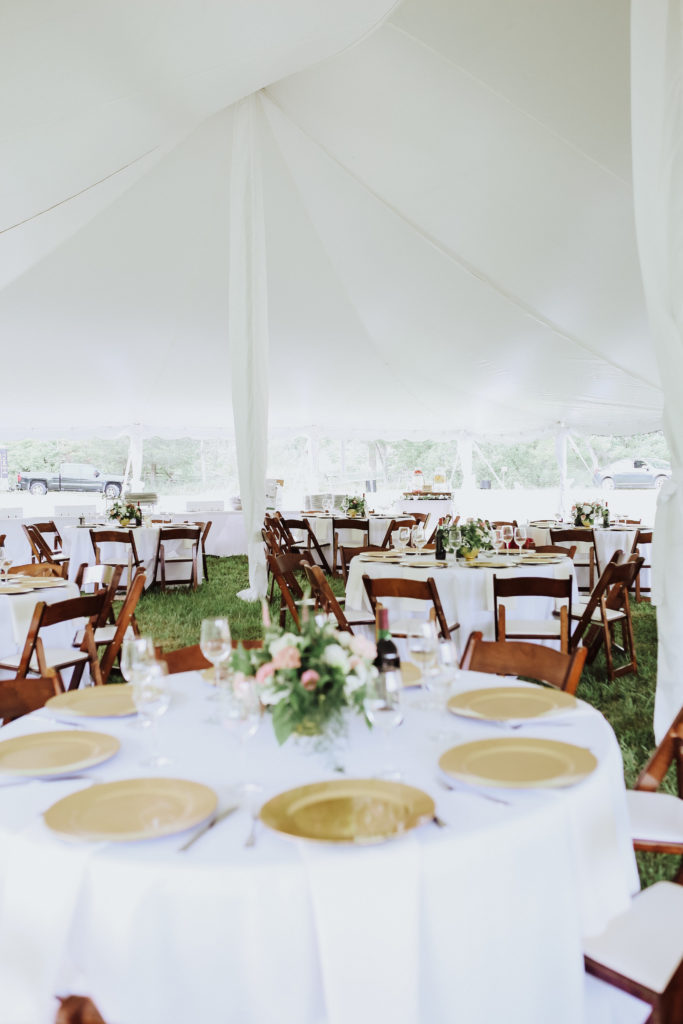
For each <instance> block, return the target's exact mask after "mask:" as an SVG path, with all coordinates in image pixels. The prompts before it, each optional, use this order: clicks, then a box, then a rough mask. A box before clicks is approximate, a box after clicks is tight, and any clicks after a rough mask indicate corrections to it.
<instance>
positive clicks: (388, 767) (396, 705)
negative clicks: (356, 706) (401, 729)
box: [363, 671, 403, 779]
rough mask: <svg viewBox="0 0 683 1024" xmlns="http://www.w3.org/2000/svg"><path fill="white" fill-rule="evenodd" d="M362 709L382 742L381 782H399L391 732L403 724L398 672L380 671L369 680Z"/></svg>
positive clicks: (399, 675) (399, 775)
mask: <svg viewBox="0 0 683 1024" xmlns="http://www.w3.org/2000/svg"><path fill="white" fill-rule="evenodd" d="M363 707H364V709H365V714H366V715H367V717H368V721H369V722H370V723H371V724H372V726H373V728H376V729H377V730H378V731H379V733H380V735H381V736H382V741H383V760H384V765H383V767H382V769H381V770H380V772H379V773H378V774H379V777H380V778H384V779H400V777H401V773H400V772H399V770H398V769H397V767H396V765H395V763H394V752H393V744H392V742H391V736H392V733H393V731H394V729H397V728H398V726H399V725H400V724H401V722H402V721H403V711H402V709H401V673H400V672H398V671H397V672H380V673H379V674H378V675H377V676H375V677H374V678H373V679H370V680H368V682H367V684H366V687H365V697H364V699H363Z"/></svg>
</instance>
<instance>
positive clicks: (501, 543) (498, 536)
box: [491, 529, 505, 555]
mask: <svg viewBox="0 0 683 1024" xmlns="http://www.w3.org/2000/svg"><path fill="white" fill-rule="evenodd" d="M491 543H492V544H493V548H494V551H495V552H496V554H497V555H499V554H500V553H501V551H502V550H503V548H504V547H505V538H504V537H503V531H502V530H501V529H497V530H494V531H493V533H492V534H491Z"/></svg>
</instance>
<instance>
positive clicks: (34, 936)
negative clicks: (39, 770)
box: [0, 782, 104, 1024]
mask: <svg viewBox="0 0 683 1024" xmlns="http://www.w3.org/2000/svg"><path fill="white" fill-rule="evenodd" d="M65 787H66V788H65V790H64V791H63V792H62V791H61V786H59V784H57V783H54V784H51V785H50V788H49V793H50V798H48V799H46V801H45V806H46V808H47V807H49V806H51V804H52V803H54V802H56V801H57V800H58V799H60V797H61V796H64V795H67V793H71V792H75V789H76V787H75V785H74V783H73V782H71V783H68V784H67V783H65ZM46 792H47V791H46ZM47 832H48V830H47V827H46V826H45V824H44V823H43V820H42V817H41V818H39V819H38V820H34V821H33V822H32V823H31V825H29V826H28V828H26V829H24V830H23V831H22V832H20V833H18V834H17V835H15V836H14V837H13V838H12V839H11V840H10V841H9V842H8V843H7V845H6V847H5V850H4V856H3V857H2V866H1V868H0V871H1V877H2V883H3V884H2V897H1V899H0V907H1V912H0V992H1V993H2V1014H3V1018H2V1019H3V1020H5V1021H8V1022H9V1021H12V1022H14V1021H16V1022H17V1024H20V1022H21V1024H24V1022H26V1024H29V1022H30V1024H42V1022H45V1024H48V1022H52V1021H54V1017H55V1013H56V1009H57V1004H56V1002H55V993H56V992H57V991H58V989H59V973H60V969H61V967H62V962H63V956H64V950H65V948H66V946H67V937H68V934H69V931H70V930H71V927H72V922H73V918H74V915H75V912H76V907H77V905H78V898H79V893H80V891H81V886H82V884H83V879H84V877H85V870H86V866H87V863H88V861H89V860H90V858H91V857H92V856H93V855H94V853H95V852H96V851H97V850H98V849H100V848H101V847H102V846H103V845H104V844H102V843H84V844H82V845H77V844H74V845H68V846H67V844H66V843H63V842H61V841H60V840H57V839H51V837H50V835H49V834H47Z"/></svg>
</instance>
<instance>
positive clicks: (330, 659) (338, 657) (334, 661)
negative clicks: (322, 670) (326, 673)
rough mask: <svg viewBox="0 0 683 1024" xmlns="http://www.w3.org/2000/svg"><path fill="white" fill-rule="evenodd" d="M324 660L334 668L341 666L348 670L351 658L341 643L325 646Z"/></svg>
mask: <svg viewBox="0 0 683 1024" xmlns="http://www.w3.org/2000/svg"><path fill="white" fill-rule="evenodd" d="M323 661H324V662H325V663H326V664H327V665H332V666H333V667H334V668H340V669H342V670H343V671H347V670H348V668H349V658H348V655H347V653H346V651H345V650H344V648H343V647H340V646H339V644H330V646H329V647H326V648H325V653H324V654H323Z"/></svg>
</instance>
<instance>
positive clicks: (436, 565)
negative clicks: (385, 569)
mask: <svg viewBox="0 0 683 1024" xmlns="http://www.w3.org/2000/svg"><path fill="white" fill-rule="evenodd" d="M399 565H403V566H405V567H406V568H408V569H447V568H448V564H447V563H446V562H441V561H439V562H437V560H436V559H435V558H430V559H426V558H422V559H420V561H419V562H417V561H416V560H415V559H414V558H411V559H401V561H400V562H399Z"/></svg>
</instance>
